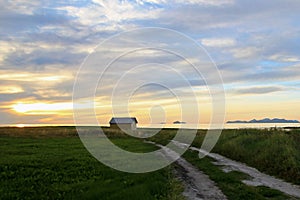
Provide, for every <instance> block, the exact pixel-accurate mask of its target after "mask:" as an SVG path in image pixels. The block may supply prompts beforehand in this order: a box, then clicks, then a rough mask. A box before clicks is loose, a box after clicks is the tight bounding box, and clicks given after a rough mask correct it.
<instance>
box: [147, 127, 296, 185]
mask: <svg viewBox="0 0 300 200" xmlns="http://www.w3.org/2000/svg"><path fill="white" fill-rule="evenodd" d="M175 134H176V130H169V131H166V130H164V131H161V133H159V134H158V135H156V136H154V137H152V138H150V140H152V141H155V142H158V143H161V144H167V143H169V141H170V140H171V139H172V138H173V137H174V135H175ZM205 134H206V131H205V130H198V133H197V136H196V138H195V140H194V142H193V144H192V145H193V146H196V147H201V145H202V142H203V138H204V137H205ZM212 152H215V153H219V154H221V155H224V156H226V157H228V158H231V159H233V160H237V161H240V162H243V163H246V164H248V165H249V166H252V167H255V168H257V169H259V170H260V171H262V172H265V173H267V174H270V175H273V176H276V177H278V178H282V179H284V180H287V181H289V182H292V183H294V184H298V185H299V184H300V130H296V129H295V130H292V131H284V130H281V129H271V130H267V129H240V130H223V132H222V135H221V137H220V138H219V140H218V142H217V144H216V146H215V147H214V149H213V150H212Z"/></svg>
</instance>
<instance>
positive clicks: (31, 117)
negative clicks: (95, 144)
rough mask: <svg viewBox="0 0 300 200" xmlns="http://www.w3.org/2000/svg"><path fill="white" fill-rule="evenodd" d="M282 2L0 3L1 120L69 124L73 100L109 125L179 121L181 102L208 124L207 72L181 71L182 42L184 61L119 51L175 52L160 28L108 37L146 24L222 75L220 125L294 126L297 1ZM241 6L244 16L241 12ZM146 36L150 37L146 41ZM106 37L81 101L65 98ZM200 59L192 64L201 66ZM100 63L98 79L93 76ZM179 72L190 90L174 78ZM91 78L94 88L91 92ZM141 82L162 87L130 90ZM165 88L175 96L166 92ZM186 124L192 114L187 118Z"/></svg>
mask: <svg viewBox="0 0 300 200" xmlns="http://www.w3.org/2000/svg"><path fill="white" fill-rule="evenodd" d="M282 3H285V2H284V1H282ZM282 3H279V2H277V1H276V2H271V1H270V2H267V3H266V2H258V1H253V2H251V6H250V4H249V2H248V1H242V0H236V1H231V0H224V1H174V2H173V1H160V0H158V1H153V0H145V1H122V3H120V2H119V1H94V0H87V1H68V2H65V1H63V2H60V3H58V2H56V1H53V2H52V1H49V2H47V3H46V2H40V1H37V2H34V3H33V2H32V1H26V2H25V1H7V2H4V3H3V4H1V6H2V8H3V12H1V13H2V14H3V16H6V15H7V16H9V17H3V28H2V29H1V30H0V33H1V39H0V82H1V87H0V96H1V98H0V101H1V104H0V116H1V122H0V123H1V124H39V123H41V124H72V123H74V120H73V100H75V101H78V102H79V104H78V105H76V106H77V107H78V108H80V109H81V110H82V112H84V114H86V115H88V114H87V113H88V112H92V114H94V113H95V114H96V117H97V119H98V121H99V122H100V123H101V124H102V123H108V121H109V120H110V118H111V117H112V116H113V115H114V114H116V113H117V115H120V116H128V115H131V116H135V117H137V118H138V120H139V124H150V123H152V122H155V123H160V122H168V123H172V122H173V121H176V120H180V117H181V111H182V110H180V109H181V108H180V105H179V104H178V103H179V102H178V98H177V97H180V98H183V99H184V100H186V101H187V103H186V104H188V105H190V106H186V107H185V110H186V111H187V112H192V111H194V110H196V109H198V111H199V113H200V114H199V116H200V119H201V122H202V123H209V122H210V120H211V117H212V112H213V108H212V102H211V98H210V92H212V91H208V88H207V80H209V79H211V78H212V79H213V78H214V77H215V74H213V73H211V68H207V69H205V70H203V71H202V72H201V73H207V74H206V77H201V76H199V77H197V76H196V73H194V72H193V71H191V70H190V68H189V66H188V65H187V62H186V61H187V60H189V61H195V60H197V59H198V58H199V57H198V56H197V55H195V54H193V52H194V47H192V45H188V44H186V43H184V42H182V43H183V44H185V45H186V46H184V45H183V46H182V47H180V50H181V49H182V50H185V52H187V55H186V56H185V59H179V58H178V57H176V56H174V55H173V54H170V53H166V51H162V49H159V48H158V49H151V48H150V49H147V48H146V49H144V50H141V51H135V52H134V53H133V52H128V50H129V49H131V46H130V45H129V44H131V43H132V42H134V41H137V39H139V40H140V41H142V42H140V43H141V44H140V45H141V46H140V47H143V48H144V47H147V45H148V46H149V45H150V46H151V44H153V41H158V42H159V44H158V47H160V48H165V47H167V46H170V45H174V46H176V47H178V46H179V44H180V42H181V41H179V40H177V42H171V43H168V42H169V41H170V40H171V38H172V37H168V38H167V39H165V41H162V35H160V34H161V33H160V32H157V33H155V34H152V33H147V32H145V33H146V34H144V35H142V36H141V37H139V38H138V37H133V38H123V39H121V40H119V41H118V40H117V39H116V37H114V36H117V35H120V34H121V33H124V32H129V31H131V30H135V29H141V28H147V27H149V26H151V27H160V28H164V29H168V30H173V31H175V32H178V33H180V34H182V36H183V37H185V38H190V39H191V40H192V41H194V43H195V44H197V46H200V47H201V48H203V50H204V51H205V52H207V53H208V56H209V57H210V59H211V60H209V61H210V62H212V61H213V63H215V65H216V66H217V68H218V71H219V74H220V76H221V78H222V82H223V87H224V90H225V94H226V108H225V109H226V119H225V120H226V121H227V120H238V119H239V120H251V119H253V118H266V117H268V118H286V119H295V120H300V116H299V112H298V111H299V110H300V106H299V103H298V102H299V99H300V84H299V80H300V50H299V44H300V36H299V31H300V26H299V18H300V16H299V8H300V3H299V1H294V0H292V1H289V2H288V3H287V4H285V6H282ZM241 8H245V9H246V10H247V12H241ZM232 16H235V17H232ZM274 22H276V23H274ZM149 34H151V36H152V38H153V41H149V40H150V39H149V38H150V37H149ZM111 38H114V39H113V40H112V43H111V45H110V46H107V47H105V48H104V49H103V53H102V54H101V56H103V58H102V59H101V60H97V58H98V57H95V62H94V63H90V64H95V66H96V67H95V68H93V69H91V70H87V71H84V73H85V75H86V77H85V78H83V79H82V80H81V82H82V83H83V84H86V85H83V87H82V88H83V89H82V95H79V96H78V97H77V98H75V99H73V89H74V83H75V80H76V77H77V78H78V76H77V75H78V74H77V73H78V72H79V71H80V70H79V69H82V68H80V67H82V66H83V64H84V63H85V62H86V61H87V58H88V56H90V55H91V54H90V53H91V52H93V50H95V49H94V48H95V47H99V46H100V47H101V45H103V41H107V40H109V39H111ZM120 55H122V56H120ZM201 59H202V57H201ZM104 61H105V62H104ZM201 61H203V62H202V63H201V64H200V67H205V66H206V65H207V63H208V60H201ZM108 63H110V65H109V68H107V69H106V71H105V74H97V73H98V72H99V71H101V70H102V71H103V69H105V67H107V64H108ZM126 67H127V68H126ZM198 67H199V66H198ZM125 68H126V70H127V71H126V72H124V73H123V72H122V70H124V69H125ZM121 72H122V73H121ZM100 75H102V76H100ZM182 75H184V77H185V79H186V80H185V81H186V82H187V83H188V85H190V87H188V86H187V84H185V82H184V81H180V80H181V77H182ZM100 77H101V80H100ZM91 80H93V81H92V84H95V85H97V88H91V87H90V84H91V83H90V81H91ZM144 80H152V81H153V82H159V81H161V82H164V84H165V85H167V86H168V87H159V84H158V85H148V86H143V87H141V85H138V83H143V81H144ZM97 81H98V82H97ZM148 82H151V81H148ZM212 84H215V83H214V82H212ZM189 89H192V91H194V92H195V95H196V98H197V104H198V108H196V106H193V105H192V104H190V102H189V100H191V99H192V98H193V95H191V93H189V92H188V91H189ZM90 90H91V91H92V92H94V93H95V95H94V96H95V97H94V99H86V98H87V97H86V94H85V93H86V92H87V91H90ZM170 90H172V91H173V92H174V91H175V92H174V93H176V94H180V95H178V96H176V95H175V96H174V95H173V93H171V92H170ZM91 106H94V108H91ZM126 106H127V107H126ZM152 108H155V109H152ZM91 117H94V116H87V118H88V119H90V118H91ZM88 121H89V120H86V123H88ZM195 121H197V120H195V119H194V118H193V117H190V118H189V119H188V120H187V122H189V123H196V122H195Z"/></svg>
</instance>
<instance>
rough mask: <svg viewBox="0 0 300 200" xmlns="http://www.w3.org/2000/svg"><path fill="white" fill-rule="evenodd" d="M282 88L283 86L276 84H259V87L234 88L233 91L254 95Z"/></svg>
mask: <svg viewBox="0 0 300 200" xmlns="http://www.w3.org/2000/svg"><path fill="white" fill-rule="evenodd" d="M283 90H284V88H282V87H278V86H260V87H249V88H240V89H236V90H234V93H235V94H239V95H256V94H268V93H273V92H280V91H283Z"/></svg>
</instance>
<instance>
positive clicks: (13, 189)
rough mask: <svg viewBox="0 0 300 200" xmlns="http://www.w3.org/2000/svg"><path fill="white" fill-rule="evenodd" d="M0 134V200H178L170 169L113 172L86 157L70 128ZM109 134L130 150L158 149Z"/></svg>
mask: <svg viewBox="0 0 300 200" xmlns="http://www.w3.org/2000/svg"><path fill="white" fill-rule="evenodd" d="M0 131H1V137H0V157H1V159H0V180H1V182H0V199H149V200H150V199H151V200H152V199H182V196H181V192H182V190H183V188H182V185H181V184H180V183H179V182H178V181H177V180H176V179H175V178H174V177H173V174H172V166H170V167H167V168H164V169H161V170H159V171H156V172H152V173H145V174H129V173H124V172H119V171H116V170H113V169H111V168H109V167H106V166H104V165H103V164H101V163H100V162H98V161H97V160H96V159H95V158H93V157H92V156H91V155H90V154H89V153H88V152H87V150H86V149H85V148H84V147H83V145H82V143H81V141H80V139H79V138H78V137H76V136H75V134H74V133H76V132H75V129H74V128H68V127H64V128H51V127H49V128H28V129H27V128H23V129H13V128H11V129H7V128H6V129H5V128H2V129H0ZM108 134H110V135H111V137H112V141H113V142H114V143H116V144H118V145H119V146H120V147H122V148H124V149H127V150H130V151H135V152H143V151H153V150H154V149H155V148H156V147H154V146H153V145H150V144H144V143H143V142H142V141H140V140H137V139H130V138H129V137H125V136H122V135H118V134H117V133H113V132H111V133H108ZM8 135H10V136H8Z"/></svg>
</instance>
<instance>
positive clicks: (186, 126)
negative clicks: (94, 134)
mask: <svg viewBox="0 0 300 200" xmlns="http://www.w3.org/2000/svg"><path fill="white" fill-rule="evenodd" d="M43 126H75V125H74V124H2V125H0V127H19V128H23V127H43ZM80 126H98V125H93V124H85V125H80ZM100 126H103V127H109V124H100ZM137 127H138V128H176V129H177V128H184V129H245V128H254V129H265V128H300V123H225V124H223V125H222V126H221V125H216V124H188V123H187V124H150V125H149V124H138V126H137Z"/></svg>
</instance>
